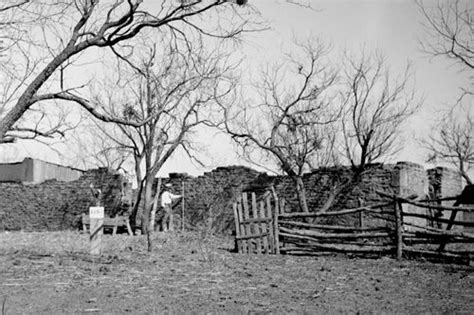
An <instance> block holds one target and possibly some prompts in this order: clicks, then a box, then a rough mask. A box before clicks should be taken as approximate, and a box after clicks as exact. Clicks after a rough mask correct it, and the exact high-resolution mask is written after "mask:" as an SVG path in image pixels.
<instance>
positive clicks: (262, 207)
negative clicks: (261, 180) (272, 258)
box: [259, 201, 271, 255]
mask: <svg viewBox="0 0 474 315" xmlns="http://www.w3.org/2000/svg"><path fill="white" fill-rule="evenodd" d="M259 213H260V218H261V219H265V220H268V218H266V217H265V203H264V202H263V201H260V211H259ZM269 223H271V220H269V221H267V222H262V223H260V231H261V232H262V233H263V234H267V236H265V237H263V239H262V242H263V251H264V252H265V254H267V255H268V254H270V249H269V247H268V237H269V235H268V234H269V233H268V230H269V228H268V225H269Z"/></svg>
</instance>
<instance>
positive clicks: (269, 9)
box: [0, 0, 472, 176]
mask: <svg viewBox="0 0 474 315" xmlns="http://www.w3.org/2000/svg"><path fill="white" fill-rule="evenodd" d="M250 2H251V4H253V5H255V6H256V7H257V8H258V9H259V10H260V11H261V12H262V14H263V16H264V17H265V18H266V19H268V20H269V21H270V23H271V26H272V29H271V30H269V31H265V32H261V33H254V34H252V35H249V36H246V37H245V38H244V42H243V44H242V53H243V54H244V56H245V61H244V64H243V66H245V67H247V68H248V69H251V70H250V71H253V70H254V69H255V68H257V67H258V66H259V64H261V63H262V62H264V61H269V60H272V59H274V58H278V57H279V56H281V54H282V53H283V52H288V51H289V49H290V48H289V47H290V46H289V45H288V44H287V43H288V42H291V41H292V38H293V37H294V36H295V35H296V36H297V37H298V38H305V37H307V36H319V37H321V38H323V39H325V40H326V41H330V42H331V44H332V46H333V52H332V58H336V59H337V58H338V56H339V55H340V54H341V52H342V51H343V50H344V49H346V50H348V51H354V52H357V51H360V50H361V49H362V48H363V47H365V48H366V49H367V50H369V51H370V50H372V49H379V50H380V51H381V52H382V53H384V54H385V55H386V57H387V63H388V64H389V65H390V66H391V68H392V69H393V71H394V72H397V71H400V72H401V71H403V70H404V66H405V65H406V63H407V62H408V61H410V62H411V63H412V65H413V71H414V79H415V80H416V87H417V89H418V91H419V92H420V93H422V94H423V95H424V97H425V103H424V107H423V108H422V109H421V110H420V112H419V113H418V114H417V115H416V116H415V117H413V119H411V120H410V122H409V124H407V128H405V134H404V136H405V138H406V142H405V146H404V149H403V151H402V152H400V154H399V155H398V156H396V157H394V158H393V160H390V162H393V161H401V160H405V161H412V162H417V163H423V162H424V160H425V158H426V156H425V152H424V151H423V150H422V149H421V148H420V145H419V144H418V143H417V142H416V141H415V139H416V138H421V137H423V136H426V134H427V133H428V131H429V127H430V125H431V124H432V123H433V122H434V120H435V118H436V117H439V116H437V115H436V112H437V111H439V110H443V109H446V108H448V106H450V104H452V103H453V101H454V100H455V99H456V98H457V97H458V95H459V88H460V87H461V86H467V85H468V84H470V79H469V77H468V74H467V73H463V72H460V69H459V68H458V67H457V66H455V65H452V63H451V62H449V61H447V60H445V59H443V58H436V59H430V58H428V57H427V56H426V55H423V54H422V53H421V52H420V50H419V45H418V40H419V39H422V38H423V36H424V35H423V34H424V29H423V26H422V25H421V23H422V22H423V17H422V15H421V14H420V12H419V10H418V7H417V6H416V4H415V2H414V1H413V0H312V1H310V3H311V5H312V6H313V7H314V8H315V9H317V10H308V9H304V8H301V7H297V6H293V5H289V4H287V3H286V2H285V1H284V0H258V1H256V0H253V1H252V0H250ZM425 3H426V4H428V5H429V4H435V3H436V1H425ZM469 101H470V102H472V99H471V100H469ZM470 105H472V104H470ZM200 136H201V137H200V138H201V139H200V140H201V142H203V143H205V144H206V145H207V146H208V147H207V152H208V157H207V158H206V160H207V161H208V163H209V167H208V168H206V169H202V168H199V167H197V166H195V165H193V164H192V163H191V162H190V161H188V160H187V159H185V158H183V156H182V155H180V154H177V155H176V156H175V157H174V158H173V159H172V160H171V161H169V163H167V164H166V165H165V167H164V168H163V169H162V171H161V175H165V176H166V175H167V174H168V173H169V172H188V173H190V174H199V173H202V172H203V171H205V170H208V169H212V168H214V167H216V166H224V165H234V164H241V161H239V160H238V159H237V157H236V156H235V154H234V153H233V147H232V145H231V144H230V143H229V141H228V140H227V139H226V138H225V137H223V136H218V135H214V134H209V133H207V132H203V133H202V134H201V135H200ZM18 152H19V154H18V155H17V157H18V158H22V157H24V156H28V155H29V156H33V157H39V158H42V159H44V160H50V161H52V162H59V161H58V158H57V157H56V156H55V154H53V153H51V152H48V151H47V150H46V149H41V150H39V151H38V150H37V149H36V146H32V145H31V144H27V145H23V146H20V150H19V151H18ZM0 158H1V157H0Z"/></svg>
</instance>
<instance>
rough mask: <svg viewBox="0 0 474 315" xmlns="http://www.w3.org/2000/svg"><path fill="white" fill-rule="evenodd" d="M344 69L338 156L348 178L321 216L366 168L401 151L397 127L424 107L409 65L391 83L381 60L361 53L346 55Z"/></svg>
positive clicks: (333, 192)
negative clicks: (412, 84)
mask: <svg viewBox="0 0 474 315" xmlns="http://www.w3.org/2000/svg"><path fill="white" fill-rule="evenodd" d="M343 69H344V71H343V72H344V74H343V78H342V88H341V100H342V103H343V107H344V110H343V115H342V119H341V124H342V133H341V135H342V139H343V141H342V143H343V145H342V152H343V154H342V155H343V156H344V157H345V159H346V160H347V161H349V162H350V165H351V169H352V172H351V176H350V177H349V178H347V179H346V180H345V182H343V183H338V184H336V185H335V186H334V189H333V191H332V193H331V194H330V197H329V198H328V200H327V202H326V204H325V205H324V206H323V208H322V211H326V210H327V209H329V208H330V207H331V206H332V205H333V204H334V201H335V200H336V199H337V196H338V195H340V194H341V192H343V191H344V190H345V189H346V188H351V187H352V186H354V185H355V184H356V183H357V182H358V181H359V179H360V175H361V174H362V173H363V172H364V170H365V169H366V167H367V165H368V164H370V163H374V162H378V161H384V159H386V158H388V157H390V156H393V155H394V154H396V153H397V152H398V151H399V150H400V149H401V143H402V141H401V138H402V135H401V131H402V126H403V124H404V123H405V121H406V120H407V119H408V118H409V117H411V116H412V115H413V114H414V113H415V112H416V110H417V109H418V108H419V107H420V106H421V105H422V103H423V100H422V99H421V98H420V97H417V96H416V93H415V90H414V88H411V87H410V86H409V82H410V80H409V78H410V66H409V65H407V67H406V68H405V71H404V72H403V73H402V74H401V75H400V76H398V77H394V75H393V74H392V73H391V72H390V70H389V68H388V66H387V65H386V61H385V59H384V57H383V56H382V55H381V54H375V55H368V54H366V53H363V54H362V56H361V57H359V58H356V57H351V56H347V55H346V57H345V62H344V67H343Z"/></svg>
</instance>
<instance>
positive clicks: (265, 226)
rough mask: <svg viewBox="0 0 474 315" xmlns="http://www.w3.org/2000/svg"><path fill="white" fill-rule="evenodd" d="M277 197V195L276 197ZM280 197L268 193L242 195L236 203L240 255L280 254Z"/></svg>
mask: <svg viewBox="0 0 474 315" xmlns="http://www.w3.org/2000/svg"><path fill="white" fill-rule="evenodd" d="M275 196H276V195H275ZM278 204H279V203H278V197H274V198H272V196H271V194H269V193H266V194H264V195H263V196H261V197H259V198H257V196H256V194H255V193H251V194H250V200H249V195H248V194H247V193H242V195H241V196H240V197H239V199H238V200H237V202H236V203H234V205H233V208H234V218H235V230H236V241H237V248H238V251H239V253H247V254H250V253H256V254H262V253H263V254H279V253H280V245H279V241H278V213H279V211H278V209H279V206H278Z"/></svg>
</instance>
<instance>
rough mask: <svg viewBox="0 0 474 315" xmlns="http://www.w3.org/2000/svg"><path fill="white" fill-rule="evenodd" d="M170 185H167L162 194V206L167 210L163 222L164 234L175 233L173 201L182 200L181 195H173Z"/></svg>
mask: <svg viewBox="0 0 474 315" xmlns="http://www.w3.org/2000/svg"><path fill="white" fill-rule="evenodd" d="M171 187H172V185H171V184H170V183H168V184H165V189H164V191H163V193H162V194H161V206H162V207H163V209H164V210H165V215H164V217H163V220H162V221H161V230H162V231H163V232H166V231H168V230H169V231H173V200H174V199H178V198H181V197H182V196H181V195H176V194H173V193H172V192H171V191H170V190H171Z"/></svg>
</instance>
